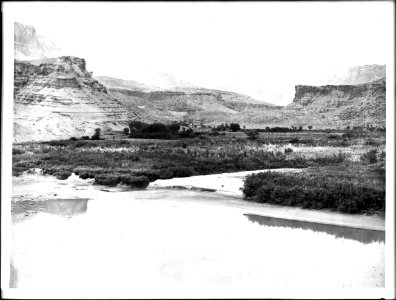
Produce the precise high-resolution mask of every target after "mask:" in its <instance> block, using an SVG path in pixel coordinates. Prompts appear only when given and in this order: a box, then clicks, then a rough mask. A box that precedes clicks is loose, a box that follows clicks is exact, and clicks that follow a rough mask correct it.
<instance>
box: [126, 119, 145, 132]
mask: <svg viewBox="0 0 396 300" xmlns="http://www.w3.org/2000/svg"><path fill="white" fill-rule="evenodd" d="M142 127H143V123H142V122H140V121H131V122H129V130H130V132H131V133H132V132H133V131H135V130H140V129H142Z"/></svg>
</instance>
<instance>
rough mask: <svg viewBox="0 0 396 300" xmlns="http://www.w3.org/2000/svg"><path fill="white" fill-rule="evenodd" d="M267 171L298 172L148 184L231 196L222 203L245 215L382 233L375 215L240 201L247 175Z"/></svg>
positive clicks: (250, 172)
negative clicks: (242, 211) (241, 209)
mask: <svg viewBox="0 0 396 300" xmlns="http://www.w3.org/2000/svg"><path fill="white" fill-rule="evenodd" d="M269 171H272V172H288V173H290V172H301V169H273V170H259V171H245V172H236V173H224V174H214V175H201V176H192V177H185V178H173V179H165V180H156V181H155V182H153V183H151V184H150V186H151V187H152V188H183V189H200V190H211V191H215V192H217V193H221V194H224V195H227V196H232V197H233V199H230V200H229V201H227V203H225V202H224V201H223V202H222V204H223V205H227V206H236V207H240V208H243V209H244V210H246V211H247V212H250V213H258V214H260V215H264V216H272V217H278V218H285V219H293V220H301V221H310V222H318V223H323V224H334V225H344V226H350V227H356V228H366V229H374V230H385V220H384V218H382V217H380V216H377V215H372V216H368V215H363V214H361V215H350V214H343V213H339V212H332V211H329V210H309V209H301V208H298V207H287V206H279V205H270V204H262V203H252V202H246V201H243V200H241V198H242V196H243V194H242V191H241V188H242V187H243V183H244V179H245V178H246V176H247V175H248V174H253V173H260V172H269Z"/></svg>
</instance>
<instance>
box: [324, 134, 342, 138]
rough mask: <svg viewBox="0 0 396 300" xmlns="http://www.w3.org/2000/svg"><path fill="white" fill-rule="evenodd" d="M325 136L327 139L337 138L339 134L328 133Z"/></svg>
mask: <svg viewBox="0 0 396 300" xmlns="http://www.w3.org/2000/svg"><path fill="white" fill-rule="evenodd" d="M327 137H328V138H329V139H339V138H340V137H341V136H339V135H338V134H329V135H328V136H327Z"/></svg>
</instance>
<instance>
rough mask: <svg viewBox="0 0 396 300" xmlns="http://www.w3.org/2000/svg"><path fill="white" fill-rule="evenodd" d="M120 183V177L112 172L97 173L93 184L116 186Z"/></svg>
mask: <svg viewBox="0 0 396 300" xmlns="http://www.w3.org/2000/svg"><path fill="white" fill-rule="evenodd" d="M118 183H120V177H119V176H118V175H113V174H99V175H97V176H95V182H94V184H100V185H106V186H116V185H117V184H118Z"/></svg>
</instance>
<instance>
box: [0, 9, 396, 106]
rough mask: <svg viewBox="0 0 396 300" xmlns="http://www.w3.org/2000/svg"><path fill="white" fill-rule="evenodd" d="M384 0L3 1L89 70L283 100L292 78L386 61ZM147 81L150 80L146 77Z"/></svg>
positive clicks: (320, 77) (389, 25) (389, 13)
mask: <svg viewBox="0 0 396 300" xmlns="http://www.w3.org/2000/svg"><path fill="white" fill-rule="evenodd" d="M393 11H394V8H393V3H392V2H390V1H389V2H370V1H367V2H365V1H364V2H313V3H312V2H310V3H301V2H286V3H280V2H247V3H242V2H228V3H227V2H223V3H221V2H217V3H204V2H198V3H194V2H190V3H176V2H175V3H161V2H158V3H153V2H149V3H139V2H132V3H126V2H119V3H117V2H116V3H110V2H105V3H103V2H96V3H95V2H86V3H77V2H74V3H71V2H69V3H68V2H55V3H44V2H43V3H40V2H32V3H29V2H26V3H3V12H4V14H5V16H7V17H8V20H10V19H12V20H15V21H18V22H21V23H24V24H27V25H32V26H34V27H35V28H36V30H37V32H38V34H41V35H44V36H46V37H48V38H50V39H52V40H53V41H55V42H56V44H57V45H58V46H59V47H60V48H61V49H62V50H63V53H64V54H68V55H74V56H79V57H83V58H85V59H86V61H87V68H88V70H89V71H93V72H94V75H108V76H113V77H118V78H123V79H132V80H136V81H142V82H144V83H149V84H155V83H156V82H155V80H154V79H153V74H155V73H161V72H163V73H170V74H173V75H174V76H175V77H176V78H178V79H182V80H184V81H187V82H191V83H193V84H195V85H199V86H204V87H208V88H219V89H227V90H233V91H238V92H242V93H245V94H248V95H250V96H253V97H255V98H257V99H259V100H265V101H268V102H273V103H276V104H279V105H285V104H288V103H290V102H291V101H292V99H293V96H294V85H295V84H304V83H305V84H313V85H314V84H318V85H319V84H323V83H324V81H325V79H326V78H328V77H329V76H330V75H331V73H332V72H334V71H335V70H338V69H344V68H347V67H351V66H357V65H364V64H390V63H393V61H392V60H391V59H393V55H394V53H393V52H392V45H393V42H394V40H393V26H394V23H393ZM150 81H151V82H150Z"/></svg>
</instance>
